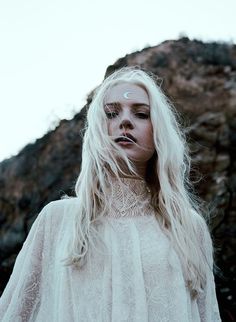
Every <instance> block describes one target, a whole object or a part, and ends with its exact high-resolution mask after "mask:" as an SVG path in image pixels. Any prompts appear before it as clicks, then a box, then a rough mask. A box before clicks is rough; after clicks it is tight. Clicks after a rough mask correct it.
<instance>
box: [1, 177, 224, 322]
mask: <svg viewBox="0 0 236 322" xmlns="http://www.w3.org/2000/svg"><path fill="white" fill-rule="evenodd" d="M123 181H124V182H125V184H126V185H127V187H126V191H125V194H124V195H123V197H124V198H122V193H121V190H120V187H119V185H118V183H117V182H115V181H114V185H113V189H112V191H111V200H112V205H113V210H112V211H111V212H110V213H109V214H107V215H106V217H104V220H102V221H101V223H100V224H99V225H98V227H97V228H98V232H99V235H100V236H102V238H103V240H104V242H105V244H106V246H107V250H106V252H104V249H103V251H102V248H101V251H100V248H99V243H98V244H97V247H96V250H95V249H94V248H91V250H90V252H89V256H88V260H87V263H86V265H85V266H84V267H83V269H82V270H80V271H78V270H76V269H75V268H72V267H64V266H63V265H62V263H61V259H62V258H64V257H66V245H67V242H68V239H69V237H70V234H71V225H72V224H73V221H72V217H73V212H74V211H76V208H77V207H79V201H78V199H77V198H74V199H64V200H59V201H54V202H51V203H49V204H48V205H47V206H46V207H44V208H43V210H42V211H41V213H40V214H39V216H38V217H37V219H36V221H35V222H34V224H33V226H32V228H31V230H30V233H29V235H28V237H27V239H26V241H25V243H24V245H23V247H22V250H21V251H20V253H19V255H18V257H17V259H16V263H15V266H14V270H13V273H12V275H11V278H10V280H9V282H8V284H7V286H6V289H5V291H4V293H3V295H2V297H1V299H0V321H1V322H26V321H37V322H198V321H202V322H203V321H204V322H218V321H221V319H220V316H219V310H218V304H217V300H216V295H215V284H214V277H213V274H212V271H211V270H210V269H209V275H208V279H207V285H206V287H205V291H204V294H203V295H201V297H200V298H198V299H197V300H191V297H190V294H189V291H188V289H187V287H186V285H185V281H184V278H183V273H182V269H181V265H180V261H179V258H178V256H177V253H176V252H175V251H174V249H173V247H171V245H170V243H169V240H168V238H167V237H166V236H165V235H164V234H163V232H162V230H161V229H160V226H159V224H158V222H157V220H156V218H155V214H154V212H153V210H152V209H151V208H150V207H149V195H148V192H147V190H146V185H145V183H144V182H143V181H141V180H136V179H123ZM137 197H138V199H139V200H146V201H147V202H146V204H144V205H143V206H142V207H141V206H140V204H139V203H136V202H135V201H136V200H137ZM201 236H202V242H203V245H204V247H205V251H206V254H207V256H210V257H211V253H210V252H209V249H208V243H207V240H208V241H209V236H208V233H206V232H202V234H201ZM211 260H212V259H211Z"/></svg>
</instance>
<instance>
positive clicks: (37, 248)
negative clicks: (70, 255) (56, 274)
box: [0, 206, 47, 322]
mask: <svg viewBox="0 0 236 322" xmlns="http://www.w3.org/2000/svg"><path fill="white" fill-rule="evenodd" d="M46 209H47V206H46V207H44V208H43V210H42V211H41V212H40V214H39V215H38V217H37V218H36V220H35V221H34V223H33V225H32V227H31V229H30V232H29V234H28V237H27V239H26V240H25V242H24V244H23V247H22V249H21V251H20V252H19V254H18V256H17V258H16V261H15V265H14V268H13V272H12V274H11V276H10V279H9V282H8V284H7V286H6V288H5V290H4V292H3V294H2V297H1V298H0V321H1V322H11V321H14V322H26V321H31V318H32V316H33V314H34V312H35V311H36V309H37V306H38V305H39V303H40V282H41V272H42V265H43V247H44V231H45V217H46Z"/></svg>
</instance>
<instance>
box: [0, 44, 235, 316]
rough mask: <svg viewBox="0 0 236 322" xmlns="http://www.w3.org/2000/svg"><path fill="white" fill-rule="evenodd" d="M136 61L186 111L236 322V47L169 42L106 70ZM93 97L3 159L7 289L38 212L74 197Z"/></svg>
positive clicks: (1, 242)
mask: <svg viewBox="0 0 236 322" xmlns="http://www.w3.org/2000/svg"><path fill="white" fill-rule="evenodd" d="M130 65H140V66H142V67H143V68H146V69H148V70H151V71H152V72H154V73H155V74H157V75H158V76H159V77H160V84H162V88H164V90H165V92H166V94H167V95H168V96H169V98H170V99H171V101H172V102H174V105H175V106H176V108H177V110H179V111H180V112H181V115H182V122H183V125H184V127H185V128H186V132H187V135H188V141H189V145H190V149H191V153H192V157H193V167H192V178H193V180H194V181H196V184H195V186H196V190H197V192H198V194H199V195H200V196H201V197H202V198H203V199H204V200H205V201H207V202H208V203H209V206H210V209H212V212H213V213H214V216H215V217H214V219H213V220H212V222H211V226H212V230H213V235H214V238H215V241H216V244H217V245H218V248H219V250H218V253H217V264H218V266H219V267H220V268H221V269H222V272H223V276H221V277H220V276H218V277H217V278H216V283H217V294H218V299H219V304H220V310H221V315H222V319H223V321H235V320H234V313H233V311H234V309H235V300H234V299H233V296H232V290H233V288H235V271H236V265H235V260H234V249H235V246H236V241H235V236H236V226H235V222H236V46H235V45H228V44H220V43H203V42H201V41H190V40H189V39H188V38H182V39H180V40H177V41H166V42H164V43H162V44H160V45H158V46H155V47H150V48H145V49H144V50H142V51H140V52H135V53H133V54H130V55H127V56H125V57H123V58H121V59H119V60H118V61H117V62H116V63H115V64H114V65H111V66H109V67H108V68H107V71H106V75H108V74H110V73H111V72H112V71H114V70H115V69H117V68H119V67H121V66H130ZM91 97H92V94H91V95H90V97H89V98H88V104H87V105H86V106H85V107H84V108H83V109H82V111H81V112H80V113H79V114H77V115H75V117H74V119H73V120H71V121H65V120H63V121H61V123H60V125H59V126H58V127H57V128H56V129H55V130H54V131H51V132H49V133H47V134H46V135H45V136H44V137H42V138H41V139H38V140H37V141H36V142H35V143H34V144H30V145H27V146H26V147H25V148H24V149H23V150H22V151H21V152H20V153H19V154H18V155H17V156H15V157H12V158H10V159H7V160H5V161H3V162H2V163H0V224H1V229H0V276H1V281H0V283H1V284H0V289H1V290H3V288H4V286H5V284H6V282H7V280H8V278H9V274H10V272H11V269H12V266H13V264H14V260H15V257H16V255H17V253H18V251H19V249H20V248H21V246H22V243H23V241H24V239H25V238H26V236H27V233H28V231H29V229H30V226H31V224H32V222H33V221H34V219H35V218H36V216H37V213H38V212H39V210H40V209H41V208H42V207H43V206H44V205H45V204H46V203H48V202H49V201H51V200H55V199H58V198H60V196H61V195H63V194H64V193H68V194H70V195H71V194H73V186H74V183H75V180H76V178H77V176H78V173H79V171H80V163H81V145H82V133H83V127H84V122H85V117H86V109H87V108H88V106H89V101H90V100H91ZM200 175H201V181H199V176H200Z"/></svg>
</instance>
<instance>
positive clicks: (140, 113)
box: [135, 112, 149, 119]
mask: <svg viewBox="0 0 236 322" xmlns="http://www.w3.org/2000/svg"><path fill="white" fill-rule="evenodd" d="M135 115H136V116H137V117H138V118H140V119H148V118H149V114H147V113H143V112H139V113H136V114H135Z"/></svg>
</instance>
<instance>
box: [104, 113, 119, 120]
mask: <svg viewBox="0 0 236 322" xmlns="http://www.w3.org/2000/svg"><path fill="white" fill-rule="evenodd" d="M105 113H106V116H107V118H108V119H113V118H114V117H116V116H117V115H118V112H105Z"/></svg>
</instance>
